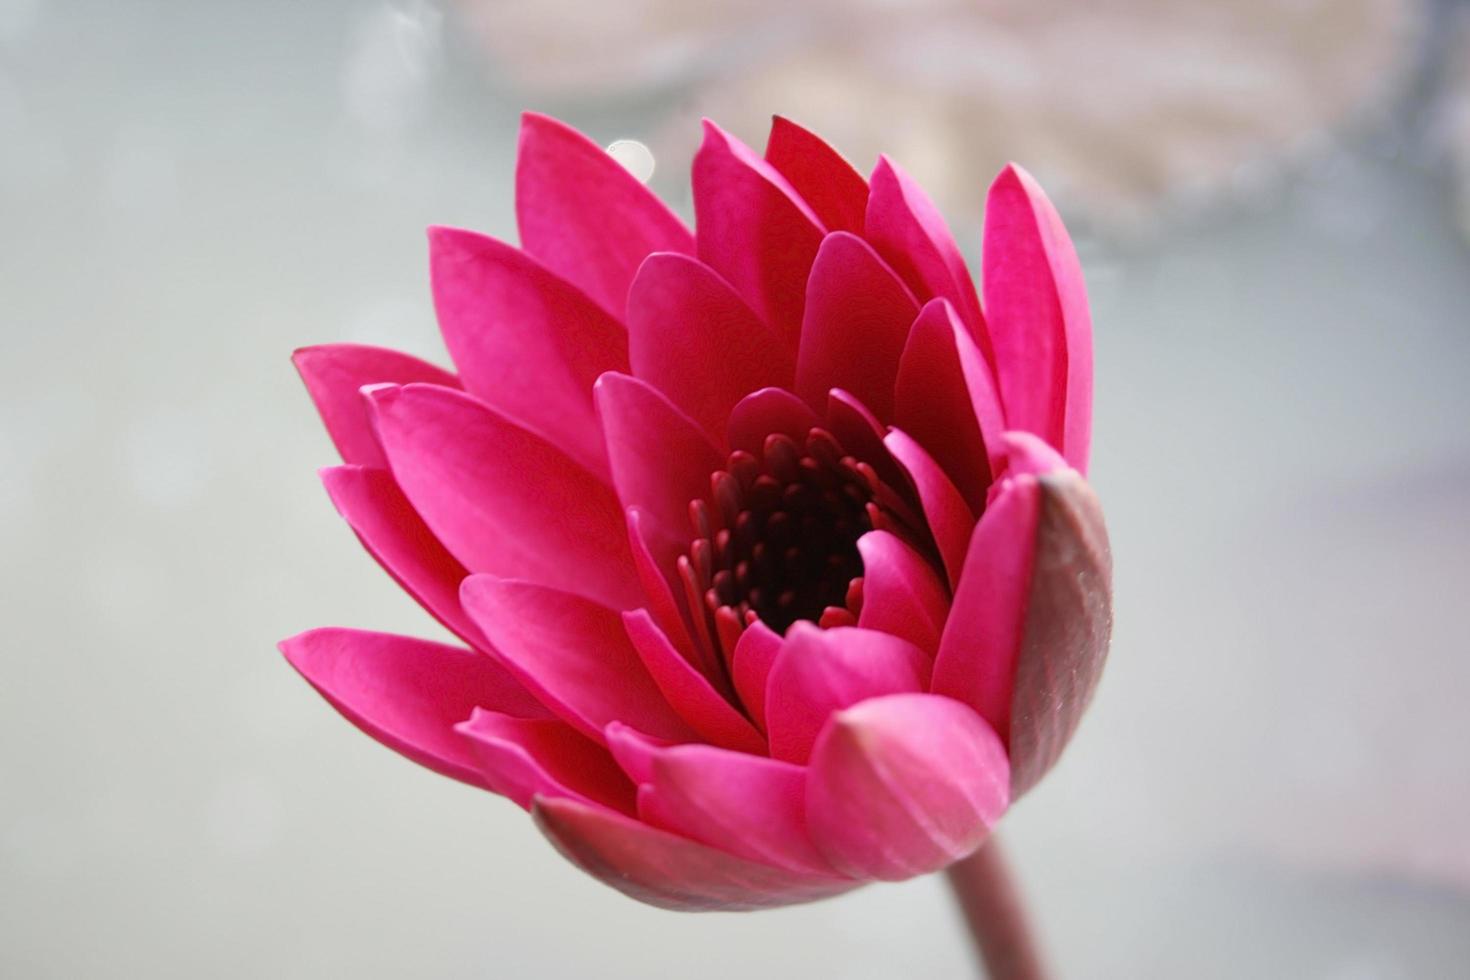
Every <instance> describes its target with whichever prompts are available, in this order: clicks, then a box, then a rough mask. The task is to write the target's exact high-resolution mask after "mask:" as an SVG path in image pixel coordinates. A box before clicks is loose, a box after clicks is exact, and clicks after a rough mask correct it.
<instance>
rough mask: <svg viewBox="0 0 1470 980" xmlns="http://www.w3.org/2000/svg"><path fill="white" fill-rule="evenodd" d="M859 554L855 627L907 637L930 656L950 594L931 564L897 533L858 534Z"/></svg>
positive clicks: (941, 629) (937, 643) (946, 613)
mask: <svg viewBox="0 0 1470 980" xmlns="http://www.w3.org/2000/svg"><path fill="white" fill-rule="evenodd" d="M858 551H859V552H861V553H862V556H863V608H862V611H861V612H860V613H859V614H858V626H860V627H862V628H863V629H874V630H879V631H881V632H884V633H892V634H893V635H894V636H898V637H902V638H903V639H905V640H908V641H909V642H910V643H912V644H913V645H914V646H916V647H918V648H919V649H921V650H923V651H924V652H925V653H928V654H930V655H931V656H932V655H933V654H934V653H935V652H936V651H937V650H938V649H939V635H940V633H941V632H942V631H943V629H944V620H945V617H947V616H948V615H949V596H948V595H947V594H946V589H945V586H944V583H943V582H942V581H940V579H939V576H938V575H936V574H935V573H934V568H933V566H931V565H930V564H929V562H928V561H926V560H925V559H924V558H923V557H921V556H920V555H918V554H916V553H915V552H914V550H913V549H912V548H910V547H909V546H908V545H906V544H904V543H903V541H901V540H900V539H899V538H898V537H897V536H896V535H894V534H891V533H889V532H888V531H869V532H868V533H867V534H864V535H863V536H862V537H861V538H858Z"/></svg>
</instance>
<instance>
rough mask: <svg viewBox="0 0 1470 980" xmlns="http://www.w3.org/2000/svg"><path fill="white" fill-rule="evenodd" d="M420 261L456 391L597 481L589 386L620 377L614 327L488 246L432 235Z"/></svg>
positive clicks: (488, 242) (597, 441) (568, 292)
mask: <svg viewBox="0 0 1470 980" xmlns="http://www.w3.org/2000/svg"><path fill="white" fill-rule="evenodd" d="M429 255H430V265H431V276H432V280H433V287H434V308H435V310H436V311H437V312H438V315H439V328H440V329H441V330H442V331H443V333H444V342H445V343H446V344H447V345H448V346H449V356H450V357H452V358H454V363H455V364H456V365H457V366H458V367H459V372H460V375H461V377H463V379H464V386H465V388H467V389H468V390H469V391H470V393H471V394H473V395H475V396H476V397H477V398H479V399H480V400H481V401H483V402H484V403H485V404H487V405H489V406H490V407H491V408H493V409H495V410H496V411H497V412H499V413H501V414H502V415H504V416H505V417H507V418H509V419H512V420H513V421H515V422H517V423H519V424H520V425H521V426H522V427H523V428H525V429H529V430H530V431H532V432H535V433H536V434H537V435H539V436H542V437H543V438H545V439H546V440H547V441H548V442H550V443H551V444H552V445H554V446H556V447H558V448H559V449H561V450H562V451H564V452H565V453H566V454H567V455H568V456H570V457H572V458H573V459H575V460H576V461H577V462H579V463H581V464H582V465H583V466H585V467H587V468H588V469H589V470H591V471H592V472H593V473H596V474H598V475H599V476H605V475H606V473H607V457H606V454H605V453H604V452H603V448H602V431H601V429H599V428H598V425H597V416H596V413H595V412H594V411H593V408H592V383H593V382H594V381H596V380H597V376H598V375H599V374H601V373H602V372H604V371H626V370H627V368H628V336H627V332H626V331H625V330H624V329H623V325H622V324H621V323H619V322H618V321H617V320H614V319H613V318H612V317H610V316H608V314H607V313H605V312H604V311H603V310H602V308H601V307H599V306H598V305H597V304H596V303H593V302H592V301H591V300H589V299H588V298H587V297H586V296H584V295H583V294H582V293H580V292H578V291H577V289H576V288H575V287H573V286H572V285H571V284H569V283H567V282H565V281H563V280H561V279H559V278H557V277H556V276H555V275H553V274H551V273H550V272H548V271H546V270H545V269H543V268H542V267H541V266H540V265H538V264H537V263H536V261H535V260H534V259H532V258H531V257H530V256H528V255H526V254H525V253H524V252H521V251H519V250H517V249H515V248H512V247H511V246H509V245H507V244H505V243H504V242H498V241H496V240H495V239H493V238H486V237H485V236H484V235H477V234H475V233H473V232H469V231H458V230H456V229H452V228H432V229H430V231H429Z"/></svg>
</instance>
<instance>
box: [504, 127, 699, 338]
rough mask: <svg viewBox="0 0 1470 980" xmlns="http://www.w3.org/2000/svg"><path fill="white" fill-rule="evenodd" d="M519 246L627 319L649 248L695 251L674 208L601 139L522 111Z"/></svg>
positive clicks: (518, 166) (518, 162) (518, 163)
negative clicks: (606, 148) (611, 153)
mask: <svg viewBox="0 0 1470 980" xmlns="http://www.w3.org/2000/svg"><path fill="white" fill-rule="evenodd" d="M516 225H517V227H518V228H519V229H520V233H521V247H522V248H524V249H525V250H526V251H527V252H528V253H529V254H531V255H534V256H535V257H536V258H537V259H538V260H539V261H540V262H541V264H542V265H544V266H545V267H546V268H548V269H550V270H551V271H552V272H554V273H556V274H557V275H559V276H561V277H562V278H563V279H565V280H567V281H568V282H570V283H573V284H575V285H576V286H577V287H578V288H580V289H581V290H582V291H583V292H584V293H586V294H587V295H588V296H589V297H591V298H592V299H593V300H595V301H596V302H597V303H598V304H600V305H601V306H602V308H603V309H604V310H606V311H607V312H608V313H610V314H612V315H613V316H614V317H616V318H618V319H622V316H623V305H624V302H625V301H626V300H627V297H628V285H629V284H630V283H632V281H633V274H634V273H635V272H637V271H638V264H639V263H640V262H642V261H643V257H644V256H645V255H647V254H648V253H650V252H685V253H688V254H691V255H692V254H693V253H694V236H693V235H691V234H690V233H689V229H687V228H685V227H684V222H682V221H680V220H679V218H678V216H677V215H675V214H674V212H672V211H670V210H669V209H668V207H667V206H666V205H665V204H664V203H663V202H662V201H660V200H659V199H658V198H657V197H656V196H655V195H654V194H653V192H652V191H650V190H649V189H648V188H647V187H645V186H643V183H642V182H641V181H639V180H638V178H637V177H634V176H633V175H632V174H631V173H629V172H628V170H627V168H625V167H624V166H622V164H620V163H618V162H617V161H616V160H614V159H613V158H612V157H611V156H609V155H608V154H607V152H606V151H604V150H603V149H602V148H601V147H599V146H598V145H597V144H596V143H593V142H592V141H591V140H589V139H588V138H587V137H585V136H583V135H582V134H581V133H579V132H577V131H576V130H575V129H572V128H571V127H570V126H568V125H566V124H565V123H563V122H560V121H558V120H556V119H552V118H550V117H549V116H543V115H541V114H539V113H535V112H527V113H525V114H523V115H522V116H521V138H520V148H519V152H518V154H517V156H516Z"/></svg>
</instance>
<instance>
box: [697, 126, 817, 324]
mask: <svg viewBox="0 0 1470 980" xmlns="http://www.w3.org/2000/svg"><path fill="white" fill-rule="evenodd" d="M694 217H695V237H696V240H697V241H698V244H699V258H700V260H701V261H703V262H704V263H705V264H706V265H708V266H710V267H711V268H712V269H714V270H715V271H716V272H718V273H719V274H720V275H722V276H724V277H725V279H726V280H727V281H729V283H730V285H732V286H734V287H735V290H736V291H737V292H739V293H740V295H741V296H742V297H744V299H745V301H746V302H747V303H749V304H750V307H751V309H753V310H755V312H756V313H757V314H758V315H759V316H760V317H761V319H763V320H765V322H766V323H768V324H770V326H771V327H772V328H774V329H775V330H776V332H777V333H778V334H779V335H780V336H782V337H784V338H785V339H786V343H787V347H788V348H789V349H790V350H791V351H793V352H794V351H795V350H796V343H797V338H798V337H799V336H800V332H801V309H802V304H803V303H804V302H805V298H806V278H807V273H808V271H809V270H810V269H811V267H812V260H813V259H814V258H816V255H817V246H818V245H820V244H821V242H822V235H823V233H824V229H823V228H822V224H821V222H820V221H818V220H817V217H816V215H815V214H813V213H812V211H811V209H810V208H809V207H807V205H806V203H805V202H804V201H802V199H801V196H800V195H798V194H797V193H796V191H794V190H793V189H792V188H791V185H790V184H788V183H787V182H786V178H785V177H782V176H781V175H780V174H779V173H777V172H776V170H775V168H774V167H772V166H771V165H770V164H768V163H766V162H765V161H764V160H762V159H761V158H760V157H758V156H756V155H755V154H754V153H753V152H751V150H750V148H749V147H747V146H746V145H745V144H743V143H741V142H740V141H739V140H737V139H735V137H733V136H731V135H730V134H729V133H726V132H725V131H724V130H722V129H720V128H719V127H718V126H716V125H715V124H714V123H712V122H710V121H709V120H705V123H704V145H703V146H701V147H700V148H699V153H698V154H696V155H695V157H694Z"/></svg>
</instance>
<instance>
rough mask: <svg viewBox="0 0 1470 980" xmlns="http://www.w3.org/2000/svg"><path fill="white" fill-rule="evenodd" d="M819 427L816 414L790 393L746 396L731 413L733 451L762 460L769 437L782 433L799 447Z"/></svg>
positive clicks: (771, 391) (764, 391)
mask: <svg viewBox="0 0 1470 980" xmlns="http://www.w3.org/2000/svg"><path fill="white" fill-rule="evenodd" d="M817 424H818V419H817V416H816V413H815V412H813V411H812V410H811V409H810V408H808V407H807V405H806V402H804V401H802V400H801V399H800V398H797V397H796V396H795V395H793V394H792V393H791V392H789V391H786V390H785V389H783V388H762V389H761V390H760V391H755V392H751V393H750V394H749V395H746V396H745V397H744V398H742V399H741V400H740V403H739V404H738V405H736V406H735V407H734V408H733V409H732V410H731V411H730V427H729V434H730V448H731V449H743V450H745V451H746V452H748V453H751V454H752V455H754V456H756V457H757V458H759V457H760V456H761V455H762V454H763V453H764V452H765V445H766V436H768V435H771V434H772V433H777V432H779V433H781V434H783V435H786V436H789V437H790V438H791V440H792V441H793V442H795V443H796V444H797V445H798V446H800V445H803V444H804V443H805V442H806V435H807V433H808V432H810V431H811V429H812V426H814V425H817Z"/></svg>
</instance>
